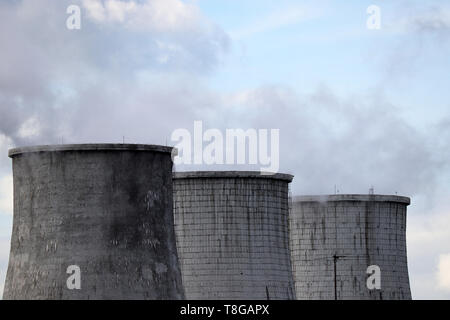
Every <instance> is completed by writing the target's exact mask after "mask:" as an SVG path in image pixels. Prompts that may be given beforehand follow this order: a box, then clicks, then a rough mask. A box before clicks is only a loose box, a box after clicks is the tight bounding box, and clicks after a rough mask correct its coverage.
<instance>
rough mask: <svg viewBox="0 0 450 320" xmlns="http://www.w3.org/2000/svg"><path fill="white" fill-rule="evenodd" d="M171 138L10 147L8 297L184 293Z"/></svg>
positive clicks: (150, 296)
mask: <svg viewBox="0 0 450 320" xmlns="http://www.w3.org/2000/svg"><path fill="white" fill-rule="evenodd" d="M171 151H172V148H168V147H163V146H154V145H131V144H83V145H58V146H39V147H26V148H19V149H13V150H10V152H9V155H10V157H11V158H12V159H13V175H14V222H13V233H12V240H11V253H10V260H9V266H8V273H7V277H6V283H5V291H4V298H5V299H183V298H184V291H183V288H182V283H181V273H180V269H179V266H178V258H177V251H176V243H175V234H174V229H173V211H172V210H173V205H172V159H171Z"/></svg>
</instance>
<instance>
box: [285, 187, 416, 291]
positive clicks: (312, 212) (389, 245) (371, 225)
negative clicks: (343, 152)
mask: <svg viewBox="0 0 450 320" xmlns="http://www.w3.org/2000/svg"><path fill="white" fill-rule="evenodd" d="M409 204H410V199H409V198H406V197H399V196H384V195H331V196H300V197H294V198H293V203H292V209H291V213H290V239H291V240H290V241H291V244H290V247H291V251H292V266H293V273H294V279H295V287H296V294H297V298H298V299H307V300H311V299H335V279H336V293H337V295H336V298H337V299H339V300H341V299H353V300H360V299H376V300H378V299H391V300H395V299H411V291H410V286H409V276H408V265H407V256H406V235H405V234H406V207H407V205H409ZM335 255H336V256H337V258H336V277H335V276H334V260H335V259H334V257H333V256H335ZM370 265H378V266H379V267H380V268H381V289H380V290H377V289H375V290H369V289H368V288H367V286H366V280H367V278H368V276H369V275H368V274H366V270H367V267H368V266H370Z"/></svg>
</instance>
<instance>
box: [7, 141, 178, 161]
mask: <svg viewBox="0 0 450 320" xmlns="http://www.w3.org/2000/svg"><path fill="white" fill-rule="evenodd" d="M63 151H151V152H161V153H172V152H173V151H175V152H176V149H174V148H172V147H166V146H160V145H153V144H129V143H124V144H122V143H85V144H55V145H39V146H27V147H19V148H14V149H10V150H9V151H8V156H9V157H10V158H13V157H15V156H18V155H21V154H24V153H39V152H63Z"/></svg>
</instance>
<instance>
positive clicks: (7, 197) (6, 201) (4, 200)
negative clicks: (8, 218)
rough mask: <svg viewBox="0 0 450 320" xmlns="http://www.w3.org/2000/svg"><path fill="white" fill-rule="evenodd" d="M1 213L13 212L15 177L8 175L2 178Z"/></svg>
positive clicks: (0, 191) (0, 189) (0, 180)
mask: <svg viewBox="0 0 450 320" xmlns="http://www.w3.org/2000/svg"><path fill="white" fill-rule="evenodd" d="M0 213H6V214H11V215H12V213H13V177H12V175H7V176H4V177H1V178H0Z"/></svg>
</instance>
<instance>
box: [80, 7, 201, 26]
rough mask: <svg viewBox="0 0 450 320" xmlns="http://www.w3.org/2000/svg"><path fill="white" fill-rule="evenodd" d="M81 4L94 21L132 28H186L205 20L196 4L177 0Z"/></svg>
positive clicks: (198, 24)
mask: <svg viewBox="0 0 450 320" xmlns="http://www.w3.org/2000/svg"><path fill="white" fill-rule="evenodd" d="M83 6H84V7H85V8H86V10H87V12H88V15H89V17H90V18H91V19H93V20H94V21H96V22H101V23H120V24H123V25H124V26H126V27H128V28H130V29H134V30H147V31H157V32H167V31H170V32H186V31H189V30H193V29H196V28H198V27H199V26H200V25H202V24H203V26H205V25H206V24H205V23H206V22H207V20H206V19H205V18H204V17H203V16H202V15H201V13H200V11H199V10H198V7H196V6H195V5H193V4H189V3H184V2H183V1H180V0H145V1H140V2H138V1H123V0H105V1H101V0H83Z"/></svg>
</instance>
